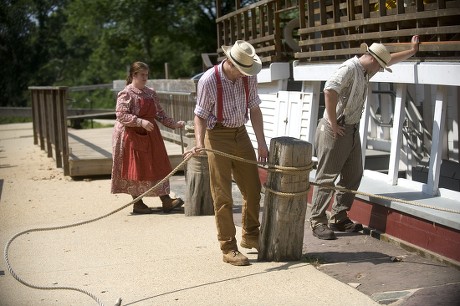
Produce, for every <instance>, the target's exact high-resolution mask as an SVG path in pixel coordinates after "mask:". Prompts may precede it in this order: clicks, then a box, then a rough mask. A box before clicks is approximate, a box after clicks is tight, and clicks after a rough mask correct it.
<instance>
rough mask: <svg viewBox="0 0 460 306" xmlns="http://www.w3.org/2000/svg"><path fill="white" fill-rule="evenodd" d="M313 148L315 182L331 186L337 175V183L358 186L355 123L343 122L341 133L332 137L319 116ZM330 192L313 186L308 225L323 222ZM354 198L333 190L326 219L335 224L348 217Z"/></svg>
mask: <svg viewBox="0 0 460 306" xmlns="http://www.w3.org/2000/svg"><path fill="white" fill-rule="evenodd" d="M315 149H316V155H317V157H318V168H317V170H316V183H318V184H322V185H323V184H324V185H326V186H334V182H335V180H336V179H337V177H338V176H339V175H340V180H339V182H338V183H337V186H339V187H342V188H346V189H352V190H357V189H358V187H359V184H360V182H361V178H362V176H363V165H362V158H361V156H362V154H361V140H360V138H359V126H358V124H356V125H345V135H344V136H338V137H337V139H334V138H333V137H332V130H331V127H330V125H329V123H328V121H327V120H326V119H324V118H323V119H321V120H320V122H319V124H318V128H317V129H316V135H315ZM333 192H334V191H333V190H331V189H327V188H325V187H316V186H315V188H314V191H313V199H312V208H311V217H310V223H311V226H312V228H314V227H315V226H317V225H318V224H327V222H328V219H327V216H326V210H327V207H328V206H329V202H330V200H331V198H332V195H333ZM354 198H355V196H354V194H353V193H349V192H347V193H345V192H341V191H337V192H336V193H335V199H334V203H333V204H332V211H331V216H330V218H329V222H330V223H336V222H340V221H342V220H344V219H346V218H348V214H347V211H349V210H350V208H351V205H352V204H353V200H354Z"/></svg>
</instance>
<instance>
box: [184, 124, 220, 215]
mask: <svg viewBox="0 0 460 306" xmlns="http://www.w3.org/2000/svg"><path fill="white" fill-rule="evenodd" d="M189 124H191V123H188V124H187V125H186V127H185V129H186V134H185V136H186V137H187V138H189V142H188V145H187V147H189V148H191V147H193V146H195V141H194V139H195V133H194V128H193V126H191V125H189ZM209 180H210V179H209V165H208V156H207V154H204V153H203V154H201V155H196V156H193V157H192V158H190V159H189V160H188V162H187V166H186V170H185V181H186V183H187V190H186V201H185V204H184V213H185V215H186V216H205V215H213V214H214V204H213V201H212V196H211V186H210V183H209Z"/></svg>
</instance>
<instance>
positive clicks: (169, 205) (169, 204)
mask: <svg viewBox="0 0 460 306" xmlns="http://www.w3.org/2000/svg"><path fill="white" fill-rule="evenodd" d="M160 199H161V203H162V204H163V212H165V213H169V212H171V211H172V210H173V209H176V208H179V207H181V206H182V205H183V204H184V201H183V200H182V199H181V198H177V199H171V197H170V196H169V195H164V196H160Z"/></svg>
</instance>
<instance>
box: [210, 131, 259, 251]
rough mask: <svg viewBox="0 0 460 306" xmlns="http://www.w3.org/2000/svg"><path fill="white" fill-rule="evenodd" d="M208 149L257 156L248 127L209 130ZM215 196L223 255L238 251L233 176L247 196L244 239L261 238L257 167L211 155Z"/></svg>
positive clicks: (218, 237) (248, 157) (249, 157)
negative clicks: (234, 218) (234, 217)
mask: <svg viewBox="0 0 460 306" xmlns="http://www.w3.org/2000/svg"><path fill="white" fill-rule="evenodd" d="M205 147H206V148H207V149H213V150H218V151H221V152H224V153H227V154H231V155H235V156H238V157H241V158H244V159H247V160H251V161H256V154H255V152H254V148H253V147H252V143H251V140H250V139H249V136H248V133H247V131H246V127H245V126H244V125H243V126H241V127H239V128H226V127H223V126H222V125H220V124H217V125H216V126H215V127H214V128H213V129H212V130H207V131H206V136H205ZM207 154H208V162H209V176H210V183H211V194H212V199H213V201H214V212H215V218H216V226H217V239H218V240H219V242H220V248H221V250H222V252H223V253H228V252H229V251H232V250H238V247H237V242H236V238H235V234H236V228H235V224H234V221H233V198H232V174H233V179H234V180H235V182H236V184H237V186H238V188H239V190H240V192H241V194H242V197H243V207H242V224H243V230H242V236H243V238H245V239H248V240H256V241H257V240H258V238H259V227H260V223H259V210H260V198H261V197H260V191H261V184H260V179H259V172H258V169H257V165H255V164H249V163H246V162H243V161H236V160H234V159H231V158H228V157H224V156H221V155H218V154H214V153H212V152H207Z"/></svg>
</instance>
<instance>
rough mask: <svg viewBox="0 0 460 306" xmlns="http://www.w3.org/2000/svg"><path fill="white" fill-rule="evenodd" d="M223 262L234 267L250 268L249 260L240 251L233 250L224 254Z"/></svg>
mask: <svg viewBox="0 0 460 306" xmlns="http://www.w3.org/2000/svg"><path fill="white" fill-rule="evenodd" d="M223 260H224V262H227V263H229V264H231V265H234V266H249V259H248V258H247V257H246V256H244V255H243V254H241V253H240V252H239V251H238V250H233V251H230V252H228V253H227V254H224V257H223Z"/></svg>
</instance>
